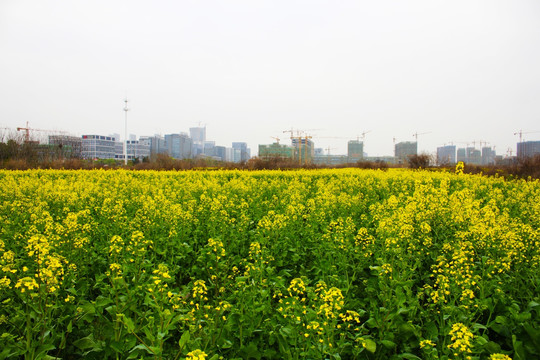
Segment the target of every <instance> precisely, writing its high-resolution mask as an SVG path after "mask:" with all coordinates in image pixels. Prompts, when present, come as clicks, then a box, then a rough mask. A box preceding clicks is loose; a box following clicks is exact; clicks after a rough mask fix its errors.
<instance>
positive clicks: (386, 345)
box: [381, 340, 396, 349]
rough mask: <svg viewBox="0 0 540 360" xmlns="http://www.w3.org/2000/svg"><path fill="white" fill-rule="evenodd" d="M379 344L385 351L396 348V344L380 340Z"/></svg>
mask: <svg viewBox="0 0 540 360" xmlns="http://www.w3.org/2000/svg"><path fill="white" fill-rule="evenodd" d="M381 344H382V345H383V346H384V347H385V348H387V349H393V348H395V347H396V343H395V342H393V341H390V340H382V341H381Z"/></svg>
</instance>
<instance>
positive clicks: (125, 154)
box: [124, 98, 129, 165]
mask: <svg viewBox="0 0 540 360" xmlns="http://www.w3.org/2000/svg"><path fill="white" fill-rule="evenodd" d="M124 102H125V103H126V105H125V106H124V112H125V113H126V127H125V132H124V165H127V161H128V155H127V113H128V111H129V108H128V99H127V98H126V99H125V100H124Z"/></svg>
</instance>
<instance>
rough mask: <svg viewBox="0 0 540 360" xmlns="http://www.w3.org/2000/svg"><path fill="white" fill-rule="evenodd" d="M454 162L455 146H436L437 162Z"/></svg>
mask: <svg viewBox="0 0 540 360" xmlns="http://www.w3.org/2000/svg"><path fill="white" fill-rule="evenodd" d="M455 163H456V146H455V145H445V146H441V147H438V148H437V164H438V165H453V164H455Z"/></svg>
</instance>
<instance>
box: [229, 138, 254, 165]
mask: <svg viewBox="0 0 540 360" xmlns="http://www.w3.org/2000/svg"><path fill="white" fill-rule="evenodd" d="M232 148H233V149H235V150H240V161H239V162H245V161H248V160H249V158H250V157H251V150H250V149H249V148H248V147H247V143H245V142H233V143H232Z"/></svg>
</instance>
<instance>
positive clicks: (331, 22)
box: [0, 0, 540, 155]
mask: <svg viewBox="0 0 540 360" xmlns="http://www.w3.org/2000/svg"><path fill="white" fill-rule="evenodd" d="M126 95H127V97H128V98H129V100H130V104H129V106H130V108H131V111H130V112H129V113H128V132H129V133H134V134H137V135H138V136H141V135H153V134H155V133H161V134H166V133H173V132H174V133H176V132H188V131H189V128H190V127H194V126H198V125H199V124H202V125H206V126H207V138H208V139H209V140H215V141H216V142H217V144H218V145H224V146H231V143H232V142H233V141H245V142H247V143H248V144H249V146H250V147H251V149H252V154H256V153H257V145H258V144H261V143H263V144H268V143H271V142H273V139H272V138H271V137H272V136H274V137H279V138H281V139H282V140H281V142H282V143H290V140H289V139H288V136H289V134H286V133H283V131H284V130H288V129H291V127H292V128H294V129H301V130H308V134H310V135H312V136H313V138H314V141H315V143H316V147H324V148H328V147H330V153H332V154H338V153H345V152H346V143H347V139H355V138H356V137H357V136H361V133H362V132H364V131H370V132H369V133H368V134H367V135H366V138H365V147H364V149H365V151H366V152H367V153H368V154H369V155H392V154H393V138H394V137H395V138H396V139H397V141H413V140H414V137H413V136H412V135H413V133H415V132H418V133H425V132H429V133H428V134H424V135H420V136H419V137H418V140H419V150H424V151H429V152H434V151H435V150H436V147H437V146H441V145H443V144H445V143H450V142H454V143H455V144H456V145H458V146H464V145H465V144H461V143H459V142H463V143H466V142H470V143H471V144H472V142H473V141H479V140H482V141H487V142H490V143H491V145H495V146H496V151H497V152H498V153H506V152H507V150H508V148H512V149H513V151H514V153H515V144H516V142H517V141H518V139H519V137H518V136H515V135H514V133H515V132H517V131H519V130H520V129H522V130H523V131H524V132H525V131H540V1H538V0H529V1H526V0H523V1H521V0H504V1H500V0H479V1H474V0H463V1H461V0H452V1H436V0H425V1H409V0H407V1H403V0H396V1H384V0H382V1H381V0H377V1H359V0H357V1H348V0H343V1H336V0H333V1H319V0H305V1H298V0H287V1H279V0H273V1H266V0H227V1H225V0H223V1H204V0H193V1H185V0H176V1H172V0H171V1H159V0H152V1H150V0H149V1H137V0H129V1H121V0H114V1H110V0H108V1H102V0H92V1H83V0H69V1H68V0H64V1H52V0H0V127H17V126H23V125H24V124H25V123H26V121H28V122H29V124H30V127H34V128H39V129H61V130H66V131H69V132H72V133H73V134H76V135H81V134H84V133H96V134H104V135H108V134H111V133H120V134H123V133H124V112H123V110H122V109H123V107H124V103H123V100H124V98H125V97H126ZM312 129H316V130H312ZM325 137H335V138H325ZM523 137H524V139H525V140H538V139H540V132H537V133H531V134H524V135H523ZM477 146H478V143H477ZM325 153H326V152H325Z"/></svg>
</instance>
